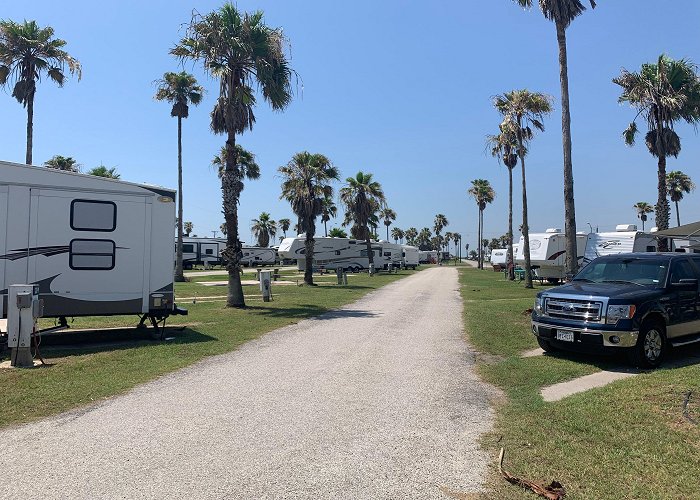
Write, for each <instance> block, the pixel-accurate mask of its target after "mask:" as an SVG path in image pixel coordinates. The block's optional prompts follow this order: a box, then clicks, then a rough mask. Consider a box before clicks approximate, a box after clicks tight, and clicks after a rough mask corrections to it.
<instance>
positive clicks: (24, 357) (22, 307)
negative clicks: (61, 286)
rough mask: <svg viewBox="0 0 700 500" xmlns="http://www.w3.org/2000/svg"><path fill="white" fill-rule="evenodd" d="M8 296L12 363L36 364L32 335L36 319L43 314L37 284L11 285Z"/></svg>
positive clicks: (8, 322) (12, 364) (29, 366)
mask: <svg viewBox="0 0 700 500" xmlns="http://www.w3.org/2000/svg"><path fill="white" fill-rule="evenodd" d="M8 291H9V294H8V297H7V347H8V348H10V365H11V366H16V367H18V368H31V367H33V366H34V359H33V358H32V350H31V346H32V335H33V334H34V331H35V330H36V319H37V318H39V317H41V316H42V314H43V304H42V302H41V301H40V300H39V287H38V286H36V285H10V287H9V290H8Z"/></svg>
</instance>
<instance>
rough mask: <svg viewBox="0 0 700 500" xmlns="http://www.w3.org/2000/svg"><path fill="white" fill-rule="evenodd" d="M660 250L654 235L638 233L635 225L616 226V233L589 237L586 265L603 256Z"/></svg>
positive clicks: (592, 234) (594, 234)
mask: <svg viewBox="0 0 700 500" xmlns="http://www.w3.org/2000/svg"><path fill="white" fill-rule="evenodd" d="M658 249H659V245H658V241H657V238H656V236H654V234H653V233H643V232H641V231H637V226H636V225H635V224H619V225H617V226H615V231H614V232H608V233H591V234H589V235H588V241H587V242H586V253H585V259H584V264H587V263H588V262H590V261H592V260H593V259H595V258H597V257H602V256H603V255H614V254H619V253H630V252H657V251H658Z"/></svg>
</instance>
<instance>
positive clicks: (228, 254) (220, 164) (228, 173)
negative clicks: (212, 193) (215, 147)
mask: <svg viewBox="0 0 700 500" xmlns="http://www.w3.org/2000/svg"><path fill="white" fill-rule="evenodd" d="M233 149H234V154H235V157H236V164H235V166H234V167H233V168H230V164H231V162H230V159H229V156H230V155H229V148H228V144H227V145H226V146H224V147H222V148H221V151H220V152H219V154H218V155H216V156H214V158H213V159H212V161H211V164H212V166H213V167H214V168H216V169H217V171H218V174H219V178H220V179H221V190H222V191H223V193H224V203H223V205H224V210H223V212H224V219H225V222H224V224H226V233H225V236H226V248H225V249H224V251H223V252H222V253H221V258H222V259H223V261H224V262H225V263H226V270H227V271H228V296H227V297H226V307H245V300H244V298H243V286H242V284H241V265H240V262H241V258H242V257H243V248H242V244H241V240H240V239H239V238H238V202H239V200H240V199H241V193H242V192H243V188H244V187H245V184H244V181H245V180H246V179H247V180H255V179H258V178H260V166H259V165H258V164H257V163H256V162H255V155H254V154H253V153H251V152H250V151H248V150H246V149H244V148H243V147H242V146H241V145H240V144H236V145H235V146H234V148H233ZM231 199H233V200H235V203H233V204H231V202H230V201H231ZM229 210H230V211H229ZM222 233H223V231H222Z"/></svg>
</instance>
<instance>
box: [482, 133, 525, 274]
mask: <svg viewBox="0 0 700 500" xmlns="http://www.w3.org/2000/svg"><path fill="white" fill-rule="evenodd" d="M486 141H487V147H489V148H490V150H491V156H493V157H495V158H497V159H498V162H499V163H503V165H505V166H506V168H507V169H508V233H507V234H506V238H507V243H506V261H507V262H508V265H507V268H508V279H509V280H511V281H513V280H515V266H514V265H512V264H513V262H514V256H513V169H514V168H515V167H516V166H517V165H518V155H517V154H516V151H517V150H518V139H517V137H516V135H515V134H513V133H512V132H510V131H509V127H506V126H504V125H503V124H501V126H500V127H499V133H498V135H490V136H488V137H487V139H486Z"/></svg>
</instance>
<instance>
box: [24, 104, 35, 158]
mask: <svg viewBox="0 0 700 500" xmlns="http://www.w3.org/2000/svg"><path fill="white" fill-rule="evenodd" d="M33 146H34V93H33V92H32V94H31V95H30V96H29V99H28V100H27V155H26V158H25V163H26V164H27V165H31V164H32V147H33Z"/></svg>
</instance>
